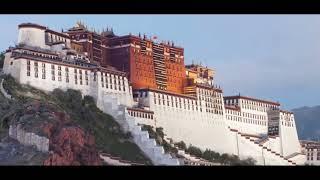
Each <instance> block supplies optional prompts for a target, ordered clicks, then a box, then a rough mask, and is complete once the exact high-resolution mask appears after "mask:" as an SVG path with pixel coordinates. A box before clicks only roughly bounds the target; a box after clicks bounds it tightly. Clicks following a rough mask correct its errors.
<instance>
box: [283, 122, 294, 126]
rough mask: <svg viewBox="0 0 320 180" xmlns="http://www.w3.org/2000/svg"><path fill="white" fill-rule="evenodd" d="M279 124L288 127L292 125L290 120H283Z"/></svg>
mask: <svg viewBox="0 0 320 180" xmlns="http://www.w3.org/2000/svg"><path fill="white" fill-rule="evenodd" d="M281 124H282V125H284V126H288V127H294V126H293V123H292V122H284V123H283V121H282V122H281Z"/></svg>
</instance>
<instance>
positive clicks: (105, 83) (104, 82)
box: [101, 73, 126, 91]
mask: <svg viewBox="0 0 320 180" xmlns="http://www.w3.org/2000/svg"><path fill="white" fill-rule="evenodd" d="M118 77H119V79H118V80H117V78H115V77H114V78H113V82H112V76H109V74H107V73H102V75H101V87H106V88H107V89H108V88H110V89H112V84H113V85H114V89H115V90H118V89H119V91H121V90H123V91H126V86H125V81H124V79H123V77H122V76H118ZM121 82H122V83H121ZM121 87H122V88H121Z"/></svg>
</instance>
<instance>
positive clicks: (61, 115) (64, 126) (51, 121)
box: [10, 100, 102, 165]
mask: <svg viewBox="0 0 320 180" xmlns="http://www.w3.org/2000/svg"><path fill="white" fill-rule="evenodd" d="M19 114H20V115H13V116H12V117H11V119H12V121H11V123H10V127H11V128H10V136H11V137H13V138H14V139H17V140H18V141H19V142H20V143H21V144H24V145H34V146H35V147H37V149H38V150H40V151H43V152H49V155H48V158H47V159H46V160H44V162H43V164H44V165H101V164H102V160H101V159H100V157H99V153H98V150H97V149H96V145H95V138H94V136H93V135H92V134H90V133H89V132H86V131H84V130H83V129H82V128H81V127H79V126H78V125H77V124H76V122H75V121H73V120H72V119H70V117H69V116H68V114H66V113H65V112H61V111H59V110H58V108H57V107H56V106H55V105H51V104H48V103H44V102H39V101H36V100H34V101H32V102H29V103H28V104H25V105H24V109H23V110H22V111H21V113H19ZM21 115H22V116H21Z"/></svg>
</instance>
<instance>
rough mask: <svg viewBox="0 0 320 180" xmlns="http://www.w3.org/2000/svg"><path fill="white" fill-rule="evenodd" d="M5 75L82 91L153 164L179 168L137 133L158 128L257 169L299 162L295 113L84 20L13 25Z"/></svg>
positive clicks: (151, 42)
mask: <svg viewBox="0 0 320 180" xmlns="http://www.w3.org/2000/svg"><path fill="white" fill-rule="evenodd" d="M18 28H19V34H18V42H17V45H16V46H15V47H10V48H8V49H7V50H6V54H5V62H4V67H3V71H4V73H5V74H10V75H11V76H13V77H14V78H15V79H16V80H17V81H18V82H19V83H21V84H28V85H30V86H33V87H35V88H37V89H40V90H43V91H52V90H54V89H55V88H59V89H63V90H67V89H74V90H80V91H81V92H82V94H83V95H90V96H92V97H94V99H95V101H96V103H97V106H98V107H99V109H101V110H102V111H103V112H105V113H108V114H110V115H112V116H113V117H114V118H115V119H116V120H117V121H118V122H119V124H120V125H121V127H122V128H123V129H124V130H125V131H129V132H131V134H132V135H133V136H134V141H135V143H136V144H137V145H138V146H139V147H140V149H141V150H142V151H143V152H144V153H145V154H146V155H148V157H149V158H150V159H151V160H152V162H153V163H154V164H155V165H160V164H162V165H163V164H164V165H180V164H179V161H178V160H177V159H175V158H172V157H171V156H170V155H169V154H165V153H164V151H163V148H162V147H159V146H157V145H156V144H155V141H154V140H150V139H149V135H148V133H146V132H145V131H141V126H140V125H141V124H147V125H151V126H153V127H162V128H163V131H164V133H165V134H166V137H167V138H169V139H172V140H173V141H174V142H178V141H184V142H185V143H186V144H192V145H195V146H197V147H200V148H201V149H203V150H205V149H206V148H209V149H211V150H214V151H216V152H219V153H229V154H235V155H238V156H239V157H240V158H248V157H252V158H254V159H255V160H256V161H257V164H258V165H303V164H305V163H306V154H305V153H304V151H303V149H302V146H301V145H300V142H299V139H298V135H297V129H296V124H295V120H294V114H293V113H292V112H288V111H285V110H282V109H281V106H280V104H279V103H278V102H272V101H267V100H261V99H257V98H253V97H246V96H241V95H240V94H239V95H235V96H224V95H223V90H222V88H220V87H218V86H216V85H215V82H214V76H215V71H214V70H213V69H210V68H208V67H204V66H201V65H197V64H191V65H185V63H184V49H183V48H181V47H177V46H175V45H174V43H173V42H164V41H163V42H158V41H157V40H155V38H148V37H147V36H145V35H140V34H139V35H137V36H135V35H132V34H129V35H124V36H118V35H115V34H114V32H113V30H112V29H111V28H106V29H105V30H103V31H102V32H95V31H94V30H89V29H88V28H87V27H86V26H85V25H83V24H82V23H77V25H76V26H75V27H72V28H70V29H68V30H67V31H62V32H56V31H53V30H51V29H49V28H48V27H45V26H41V25H38V24H32V23H23V24H20V25H19V27H18Z"/></svg>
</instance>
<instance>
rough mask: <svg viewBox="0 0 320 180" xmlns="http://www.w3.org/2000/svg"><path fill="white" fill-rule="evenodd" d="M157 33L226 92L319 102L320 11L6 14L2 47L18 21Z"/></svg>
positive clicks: (12, 38) (288, 102)
mask: <svg viewBox="0 0 320 180" xmlns="http://www.w3.org/2000/svg"><path fill="white" fill-rule="evenodd" d="M78 20H81V21H83V22H85V23H86V24H87V25H88V27H94V28H96V29H97V30H98V29H100V30H102V28H106V27H113V29H114V32H115V33H116V34H118V35H125V34H128V33H130V32H131V33H132V34H138V33H139V32H140V33H141V34H144V33H145V34H146V35H147V36H153V35H156V36H158V38H159V39H161V40H170V41H173V42H174V43H175V45H178V46H182V47H184V48H185V61H186V63H191V62H192V60H194V61H195V62H200V61H201V62H202V64H204V65H207V66H209V67H212V68H214V69H215V70H216V72H217V74H216V83H217V84H219V85H221V87H222V88H223V90H224V94H225V95H233V94H238V93H239V92H240V93H241V95H245V96H254V97H257V98H262V99H269V100H274V101H279V102H280V103H281V104H282V106H283V108H285V109H292V108H295V107H300V106H314V105H319V104H320V83H319V82H320V70H319V69H320V16H319V15H1V16H0V23H1V27H2V28H1V32H2V33H1V35H0V50H5V49H6V48H7V47H8V46H9V45H13V44H14V43H15V42H16V40H17V25H18V24H19V23H22V22H33V23H38V24H42V25H45V26H48V27H49V28H51V29H54V30H58V31H60V30H61V29H62V28H63V29H67V28H69V27H72V26H73V25H74V24H75V22H76V21H78Z"/></svg>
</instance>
